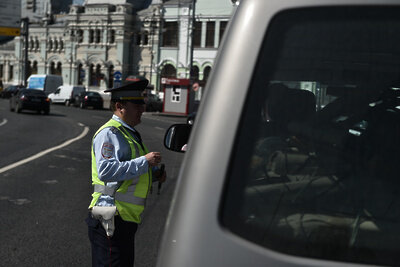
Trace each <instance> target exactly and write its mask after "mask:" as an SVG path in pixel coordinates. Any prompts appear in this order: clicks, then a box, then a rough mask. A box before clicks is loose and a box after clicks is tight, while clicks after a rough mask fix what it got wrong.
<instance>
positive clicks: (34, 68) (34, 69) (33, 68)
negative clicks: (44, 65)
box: [32, 60, 38, 74]
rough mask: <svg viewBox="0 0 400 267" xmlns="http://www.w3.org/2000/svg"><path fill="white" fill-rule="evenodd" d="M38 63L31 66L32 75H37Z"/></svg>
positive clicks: (34, 62)
mask: <svg viewBox="0 0 400 267" xmlns="http://www.w3.org/2000/svg"><path fill="white" fill-rule="evenodd" d="M37 65H38V63H37V61H36V60H35V61H33V66H32V74H37V73H38V66H37Z"/></svg>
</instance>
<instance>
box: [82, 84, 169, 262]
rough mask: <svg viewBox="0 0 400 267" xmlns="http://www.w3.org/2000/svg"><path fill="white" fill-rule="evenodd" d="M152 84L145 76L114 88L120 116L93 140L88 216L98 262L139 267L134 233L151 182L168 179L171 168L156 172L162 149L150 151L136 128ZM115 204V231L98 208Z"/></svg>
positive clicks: (114, 104)
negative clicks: (96, 211) (146, 91)
mask: <svg viewBox="0 0 400 267" xmlns="http://www.w3.org/2000/svg"><path fill="white" fill-rule="evenodd" d="M147 84H148V81H147V80H141V81H138V82H134V83H130V84H127V85H124V86H122V87H119V88H113V89H108V90H106V91H105V92H111V103H110V106H111V110H112V111H113V113H114V114H113V116H112V118H111V119H110V120H109V121H108V122H107V123H105V124H104V125H103V126H101V127H100V129H99V130H98V131H97V132H96V133H95V135H94V137H93V143H92V184H93V185H94V193H93V194H92V197H93V198H92V201H91V203H90V206H89V209H90V211H89V216H88V218H87V219H86V222H87V224H88V233H89V239H90V242H91V248H92V266H133V265H134V237H135V233H136V230H137V227H138V224H140V223H141V221H142V218H141V215H142V212H143V210H144V207H145V202H146V197H147V195H148V193H149V190H150V187H151V183H152V181H153V180H159V181H160V182H164V181H165V179H166V173H165V172H163V173H160V171H159V170H158V173H157V170H156V169H157V165H158V164H159V163H160V162H161V155H160V153H159V152H149V151H148V150H147V148H146V146H145V145H144V144H143V142H142V139H141V136H140V134H139V132H138V131H137V130H136V129H135V128H134V127H135V126H136V125H138V124H139V123H140V122H141V116H142V113H143V112H144V109H145V102H144V96H143V91H144V89H145V88H146V87H147ZM153 176H155V178H154V177H153ZM157 178H158V179H157ZM113 206H114V207H116V212H115V215H114V216H113V218H112V224H113V227H115V230H114V231H113V232H111V234H110V233H109V232H106V230H105V229H106V228H105V227H103V225H102V223H101V220H99V218H98V217H95V216H93V210H94V209H93V208H94V207H96V208H98V207H113ZM111 217H112V216H111ZM110 222H111V221H110Z"/></svg>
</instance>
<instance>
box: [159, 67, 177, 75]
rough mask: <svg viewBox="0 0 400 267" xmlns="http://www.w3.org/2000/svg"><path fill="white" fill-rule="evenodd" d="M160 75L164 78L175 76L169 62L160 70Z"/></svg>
mask: <svg viewBox="0 0 400 267" xmlns="http://www.w3.org/2000/svg"><path fill="white" fill-rule="evenodd" d="M161 77H166V78H175V77H176V69H175V67H174V66H172V65H171V64H167V65H165V66H164V67H163V69H162V70H161Z"/></svg>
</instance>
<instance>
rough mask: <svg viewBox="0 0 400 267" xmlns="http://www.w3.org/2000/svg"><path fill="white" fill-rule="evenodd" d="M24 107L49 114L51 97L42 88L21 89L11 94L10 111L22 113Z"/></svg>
mask: <svg viewBox="0 0 400 267" xmlns="http://www.w3.org/2000/svg"><path fill="white" fill-rule="evenodd" d="M23 109H27V110H36V111H37V112H38V113H40V112H43V113H44V114H46V115H47V114H49V112H50V99H49V98H48V97H47V96H46V94H45V92H44V91H42V90H36V89H21V90H19V91H18V93H16V94H14V95H12V96H11V98H10V111H14V110H15V111H16V112H17V113H20V112H21V110H23Z"/></svg>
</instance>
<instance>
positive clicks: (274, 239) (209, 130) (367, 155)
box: [157, 0, 400, 267]
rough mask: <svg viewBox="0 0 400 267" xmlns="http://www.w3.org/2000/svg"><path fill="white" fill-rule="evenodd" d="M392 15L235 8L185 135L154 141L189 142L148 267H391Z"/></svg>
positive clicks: (399, 36)
mask: <svg viewBox="0 0 400 267" xmlns="http://www.w3.org/2000/svg"><path fill="white" fill-rule="evenodd" d="M399 12H400V2H399V1H394V0H370V1H365V0H363V1H361V0H325V1H316V0H296V1H285V0H269V1H264V0H245V1H241V2H240V4H239V6H238V8H237V10H236V11H235V13H234V15H233V17H232V19H231V21H230V22H229V25H228V27H227V31H226V32H225V36H224V39H223V40H222V44H221V46H220V47H219V51H218V56H217V58H216V62H215V64H214V67H213V73H212V74H211V75H210V79H209V80H208V82H207V86H206V93H205V95H204V96H203V98H202V100H201V101H202V102H201V104H200V107H199V111H198V114H197V116H196V123H195V124H194V125H193V129H192V131H191V133H190V137H189V140H187V139H188V136H189V135H188V134H187V131H188V130H189V129H190V127H191V125H188V124H180V125H173V126H172V127H171V128H170V129H169V130H168V131H167V134H166V137H165V145H166V147H167V148H169V149H172V150H174V151H182V145H184V144H186V143H187V142H188V143H187V152H186V154H185V157H184V160H183V162H184V164H183V165H182V167H181V170H180V172H179V177H178V180H177V185H176V191H175V194H174V197H173V200H172V201H171V203H172V207H171V210H170V212H169V217H168V219H167V224H166V228H165V232H164V236H163V240H162V243H161V244H160V246H159V247H160V251H159V256H158V259H157V266H160V267H161V266H162V267H184V266H191V267H203V266H207V267H217V266H218V267H223V266H229V267H231V266H237V267H238V266H252V267H261V266H291V267H292V266H355V265H357V266H371V265H374V266H376V265H382V266H398V265H399V263H400V253H398V244H399V243H400V209H399V205H398V204H396V203H398V199H399V192H398V191H399V190H398V189H399V188H400V180H399V173H400V169H399V162H400V138H399V136H400V109H399V106H400V101H399V100H400V90H399V88H400V80H399V73H400V60H398V58H400V46H399V45H398V44H399V41H400V16H399ZM228 95H229V96H230V97H229V98H227V96H228Z"/></svg>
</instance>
